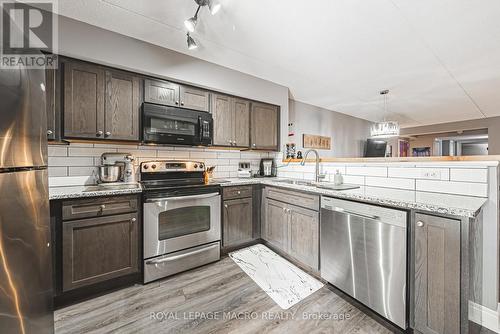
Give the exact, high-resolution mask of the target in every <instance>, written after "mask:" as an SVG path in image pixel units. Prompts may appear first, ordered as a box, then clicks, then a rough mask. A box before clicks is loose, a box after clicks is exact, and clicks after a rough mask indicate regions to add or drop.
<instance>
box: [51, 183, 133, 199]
mask: <svg viewBox="0 0 500 334" xmlns="http://www.w3.org/2000/svg"><path fill="white" fill-rule="evenodd" d="M141 192H142V187H141V185H140V184H136V185H124V186H115V187H109V188H106V187H99V186H69V187H52V188H49V199H50V200H58V199H71V198H85V197H99V196H116V195H127V194H138V193H141Z"/></svg>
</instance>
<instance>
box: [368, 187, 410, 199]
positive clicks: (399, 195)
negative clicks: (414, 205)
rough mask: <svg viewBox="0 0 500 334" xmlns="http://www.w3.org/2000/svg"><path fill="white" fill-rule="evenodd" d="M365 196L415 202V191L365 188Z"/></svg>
mask: <svg viewBox="0 0 500 334" xmlns="http://www.w3.org/2000/svg"><path fill="white" fill-rule="evenodd" d="M365 195H368V196H374V197H382V198H387V199H392V200H396V201H399V200H403V201H414V200H415V191H412V190H404V189H392V188H378V187H365Z"/></svg>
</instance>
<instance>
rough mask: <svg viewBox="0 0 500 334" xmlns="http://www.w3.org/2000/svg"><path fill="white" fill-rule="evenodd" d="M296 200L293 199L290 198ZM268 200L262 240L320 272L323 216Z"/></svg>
mask: <svg viewBox="0 0 500 334" xmlns="http://www.w3.org/2000/svg"><path fill="white" fill-rule="evenodd" d="M289 196H291V197H290V198H291V199H293V195H290V193H289ZM290 203H294V204H289V203H285V202H281V201H277V200H274V199H272V198H269V197H267V198H266V199H265V208H264V212H265V213H264V215H265V217H264V219H263V221H262V223H263V224H262V225H263V226H262V238H263V239H264V240H266V241H267V242H268V243H270V244H271V245H272V246H274V247H276V248H278V249H279V250H281V251H283V252H284V253H285V254H287V255H289V256H291V257H292V258H294V259H295V260H297V261H298V262H300V263H302V264H304V265H306V266H308V267H310V268H311V269H314V270H319V212H318V211H316V210H312V209H308V208H303V207H300V206H298V205H295V204H300V203H301V202H300V201H295V200H292V201H291V202H290Z"/></svg>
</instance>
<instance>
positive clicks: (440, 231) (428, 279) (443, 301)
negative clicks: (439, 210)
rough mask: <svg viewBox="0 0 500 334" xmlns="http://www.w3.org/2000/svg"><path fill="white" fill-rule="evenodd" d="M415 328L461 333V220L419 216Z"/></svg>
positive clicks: (436, 332) (415, 257)
mask: <svg viewBox="0 0 500 334" xmlns="http://www.w3.org/2000/svg"><path fill="white" fill-rule="evenodd" d="M414 266H415V276H414V278H413V279H414V282H415V296H414V297H415V298H414V302H415V308H414V309H415V326H414V327H415V328H414V329H416V330H417V331H419V332H421V333H424V334H427V333H429V334H431V333H432V334H448V333H449V334H451V333H460V221H459V220H455V219H448V218H443V217H436V216H431V215H426V214H419V213H417V214H416V216H415V255H414Z"/></svg>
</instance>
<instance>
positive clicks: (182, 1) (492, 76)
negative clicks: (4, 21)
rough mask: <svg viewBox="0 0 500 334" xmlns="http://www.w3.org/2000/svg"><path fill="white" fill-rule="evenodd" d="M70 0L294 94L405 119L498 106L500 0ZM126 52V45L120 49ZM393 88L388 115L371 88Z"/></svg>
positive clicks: (86, 17) (139, 33) (87, 18)
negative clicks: (199, 1)
mask: <svg viewBox="0 0 500 334" xmlns="http://www.w3.org/2000/svg"><path fill="white" fill-rule="evenodd" d="M221 3H222V4H223V8H222V10H221V11H220V12H219V13H218V14H217V15H215V16H211V15H210V14H209V12H208V10H207V9H202V10H201V12H200V19H199V23H198V26H197V29H196V32H195V33H194V34H193V36H194V37H195V38H196V40H197V42H198V44H199V45H200V47H199V48H198V49H197V50H194V51H189V50H187V48H186V31H185V29H184V25H183V21H184V20H185V19H186V18H188V17H190V16H192V15H193V14H194V11H195V9H196V4H195V2H194V1H193V0H141V1H137V0H65V1H59V13H60V14H62V15H64V16H68V17H71V18H74V19H76V20H79V21H83V22H87V23H89V24H92V25H95V26H99V27H102V28H105V29H108V30H111V31H115V32H119V33H121V34H124V35H128V36H131V37H134V38H137V39H140V40H144V41H147V42H150V43H153V44H156V45H160V46H163V47H166V48H169V49H173V50H176V51H179V52H182V53H186V54H189V55H192V56H194V57H197V58H201V59H204V60H207V61H210V62H214V63H217V64H220V65H223V66H226V67H229V68H232V69H236V70H238V71H241V72H245V73H248V74H252V75H255V76H257V77H261V78H264V79H267V80H270V81H273V82H276V83H279V84H282V85H285V86H287V87H289V88H290V93H291V96H292V97H293V99H295V100H299V101H302V102H306V103H309V104H312V105H316V106H320V107H324V108H327V109H331V110H335V111H339V112H342V113H346V114H349V115H353V116H357V117H361V118H365V119H368V120H372V121H373V120H381V119H383V118H384V117H386V118H390V119H396V120H399V121H400V122H401V124H402V125H403V126H406V127H408V126H415V125H427V124H433V123H442V122H450V121H460V120H467V119H476V118H482V117H490V116H498V115H500V1H498V0H480V1H477V0H418V1H415V0H370V1H366V0H315V1H303V0H301V1H299V0H272V1H269V0H247V1H241V0H239V1H238V0H221ZM123 52H126V51H123ZM382 89H390V91H391V92H390V95H389V112H390V115H388V116H384V114H385V113H384V112H383V107H382V100H381V98H380V96H379V94H378V92H379V91H380V90H382Z"/></svg>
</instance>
